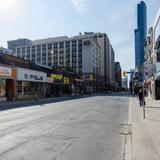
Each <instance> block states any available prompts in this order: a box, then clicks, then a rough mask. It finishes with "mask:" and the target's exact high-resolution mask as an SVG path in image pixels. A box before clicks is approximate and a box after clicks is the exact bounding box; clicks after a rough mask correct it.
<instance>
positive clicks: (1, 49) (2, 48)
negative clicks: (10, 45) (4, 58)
mask: <svg viewBox="0 0 160 160" xmlns="http://www.w3.org/2000/svg"><path fill="white" fill-rule="evenodd" d="M0 53H4V54H9V55H14V52H13V51H12V50H10V49H7V48H4V47H0Z"/></svg>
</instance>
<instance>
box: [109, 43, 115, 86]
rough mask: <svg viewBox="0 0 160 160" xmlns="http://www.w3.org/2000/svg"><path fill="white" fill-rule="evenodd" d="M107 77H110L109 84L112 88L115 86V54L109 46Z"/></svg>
mask: <svg viewBox="0 0 160 160" xmlns="http://www.w3.org/2000/svg"><path fill="white" fill-rule="evenodd" d="M109 77H110V84H111V85H112V86H114V85H115V53H114V50H113V47H112V45H110V52H109Z"/></svg>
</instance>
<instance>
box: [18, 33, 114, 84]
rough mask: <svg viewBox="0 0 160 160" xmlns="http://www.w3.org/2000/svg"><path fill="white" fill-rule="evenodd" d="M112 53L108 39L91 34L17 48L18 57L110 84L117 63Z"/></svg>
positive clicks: (38, 42)
mask: <svg viewBox="0 0 160 160" xmlns="http://www.w3.org/2000/svg"><path fill="white" fill-rule="evenodd" d="M110 51H111V49H110V42H109V38H108V36H107V35H106V34H105V33H92V32H91V33H85V34H84V35H82V34H80V35H78V36H74V37H71V38H69V37H67V36H63V37H56V38H47V39H42V40H36V41H32V44H31V45H24V46H19V47H16V49H15V56H17V57H21V58H24V59H28V60H31V61H34V62H36V63H38V64H42V65H46V66H52V67H68V68H72V69H73V70H74V71H76V72H77V73H79V74H84V73H86V72H88V71H89V72H91V73H93V74H98V75H100V76H101V77H102V79H103V83H104V84H110V81H111V79H112V78H110V75H111V74H110V69H111V68H114V67H113V66H114V65H113V64H114V62H113V63H112V66H110V65H111V63H110V57H109V56H110ZM112 51H113V48H112ZM91 59H92V61H91ZM89 63H90V64H89ZM91 63H92V64H91ZM91 66H92V68H91Z"/></svg>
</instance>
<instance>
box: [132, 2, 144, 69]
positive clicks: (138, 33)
mask: <svg viewBox="0 0 160 160" xmlns="http://www.w3.org/2000/svg"><path fill="white" fill-rule="evenodd" d="M146 34H147V7H146V4H145V3H144V2H143V1H141V2H140V3H139V4H137V29H135V65H136V67H141V66H142V65H143V63H144V43H145V38H146Z"/></svg>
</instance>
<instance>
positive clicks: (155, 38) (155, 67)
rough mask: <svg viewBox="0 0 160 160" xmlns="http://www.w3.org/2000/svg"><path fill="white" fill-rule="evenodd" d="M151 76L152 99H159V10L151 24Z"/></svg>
mask: <svg viewBox="0 0 160 160" xmlns="http://www.w3.org/2000/svg"><path fill="white" fill-rule="evenodd" d="M153 75H154V77H153V79H152V81H151V90H152V97H153V98H155V99H160V8H159V10H158V13H157V16H156V18H155V21H154V24H153Z"/></svg>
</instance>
